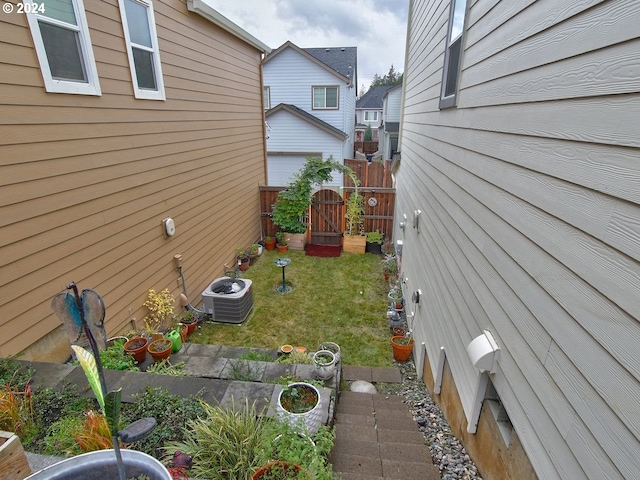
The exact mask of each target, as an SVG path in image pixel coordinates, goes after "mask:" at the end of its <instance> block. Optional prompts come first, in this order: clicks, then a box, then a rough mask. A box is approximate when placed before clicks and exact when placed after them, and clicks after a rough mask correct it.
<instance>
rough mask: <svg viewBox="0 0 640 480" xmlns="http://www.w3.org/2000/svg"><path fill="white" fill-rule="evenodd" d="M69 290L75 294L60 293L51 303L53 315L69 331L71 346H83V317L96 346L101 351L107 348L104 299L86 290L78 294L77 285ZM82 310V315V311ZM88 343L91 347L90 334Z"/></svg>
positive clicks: (72, 285) (73, 285)
mask: <svg viewBox="0 0 640 480" xmlns="http://www.w3.org/2000/svg"><path fill="white" fill-rule="evenodd" d="M67 288H69V289H70V290H73V292H74V293H73V294H72V293H70V292H68V291H66V292H60V293H58V294H57V295H56V296H55V297H53V300H52V301H51V309H52V310H53V313H55V314H56V316H57V317H58V318H59V319H60V321H62V324H63V325H64V326H65V329H66V330H67V335H68V336H69V341H70V342H71V344H83V343H86V342H83V341H82V339H83V334H85V331H84V329H83V328H82V327H83V321H82V316H83V315H84V320H85V321H86V326H87V330H88V332H90V333H91V335H92V336H93V340H94V341H95V343H96V346H97V347H98V349H100V350H105V349H106V348H107V334H106V332H105V329H104V317H105V306H104V302H103V301H102V297H101V296H100V295H99V294H98V293H97V292H96V291H95V290H91V289H88V288H86V289H84V290H83V291H82V294H78V289H77V287H76V285H75V283H72V284H70V285H69V286H68V287H67ZM81 310H82V314H81V313H80V311H81ZM86 338H87V341H88V343H89V345H91V343H92V341H91V339H90V338H89V334H88V333H87V334H86Z"/></svg>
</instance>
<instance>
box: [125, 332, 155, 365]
mask: <svg viewBox="0 0 640 480" xmlns="http://www.w3.org/2000/svg"><path fill="white" fill-rule="evenodd" d="M147 345H149V339H147V338H146V337H134V338H132V339H131V340H128V341H127V342H126V343H125V344H124V346H123V347H124V351H125V352H126V353H128V354H129V355H131V356H132V357H133V359H134V360H135V361H136V362H137V363H143V362H144V361H145V360H146V359H147Z"/></svg>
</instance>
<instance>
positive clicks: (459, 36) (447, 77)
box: [440, 0, 467, 108]
mask: <svg viewBox="0 0 640 480" xmlns="http://www.w3.org/2000/svg"><path fill="white" fill-rule="evenodd" d="M466 13H467V0H451V6H450V10H449V30H448V33H447V49H446V50H445V54H444V71H443V74H442V90H441V93H440V108H449V107H454V106H455V105H456V96H457V94H458V80H459V77H460V64H461V60H462V44H463V39H464V21H465V16H466Z"/></svg>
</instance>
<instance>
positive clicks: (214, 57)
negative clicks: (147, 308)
mask: <svg viewBox="0 0 640 480" xmlns="http://www.w3.org/2000/svg"><path fill="white" fill-rule="evenodd" d="M85 8H86V9H87V20H88V23H89V28H90V31H91V39H92V42H93V48H94V54H95V57H96V62H97V67H98V74H99V78H100V85H101V88H102V96H101V97H87V96H81V95H65V94H47V93H46V92H45V91H44V88H43V82H42V76H41V74H40V70H39V65H38V62H37V59H36V56H35V51H34V49H33V46H32V39H31V35H30V33H29V29H28V25H27V21H26V18H25V17H24V16H23V15H17V14H16V15H3V16H2V22H3V24H2V28H1V29H0V31H2V34H0V42H2V50H1V51H2V53H1V54H0V63H1V64H2V67H1V68H0V91H1V92H2V104H3V105H2V112H3V115H2V116H1V117H0V131H1V132H2V137H1V139H0V183H1V185H2V188H0V332H1V333H2V334H3V339H4V340H3V342H4V343H3V344H1V345H0V356H5V355H10V354H15V353H18V352H20V351H22V350H24V349H25V348H27V347H29V346H30V345H32V344H34V343H36V342H38V341H39V340H40V339H41V338H42V337H44V336H45V335H47V334H48V333H50V332H51V331H52V330H54V329H56V328H57V327H58V326H59V321H58V319H57V318H56V317H54V316H53V315H52V314H51V312H50V302H51V298H52V297H53V296H54V295H55V294H56V293H57V292H59V291H60V290H62V289H63V288H64V286H65V285H66V284H68V283H69V282H70V281H72V280H73V281H75V282H77V283H78V285H79V286H80V287H81V288H93V289H95V290H96V291H98V293H100V294H101V295H102V296H103V297H104V300H105V304H106V306H107V333H108V334H109V335H112V334H115V333H118V332H120V331H122V330H123V329H126V328H128V326H129V321H130V320H131V319H132V318H136V319H137V321H138V322H140V320H141V319H142V317H143V316H144V313H145V312H144V310H143V308H142V303H143V302H144V300H145V297H146V293H147V290H148V289H149V288H155V289H162V288H165V287H167V288H169V289H170V290H171V291H172V292H173V294H174V295H177V294H179V293H180V292H181V291H182V288H181V287H180V284H179V283H178V278H179V274H178V272H177V270H176V268H175V267H174V265H173V255H174V254H176V253H180V254H182V256H183V260H184V265H183V269H184V273H185V277H186V283H187V285H188V287H189V297H190V300H191V301H192V303H194V304H195V303H198V302H199V301H200V292H201V291H202V290H204V288H205V287H206V285H207V284H208V283H210V281H211V280H213V279H214V278H215V277H217V276H219V274H220V273H221V272H222V271H223V270H224V268H223V263H224V262H227V261H230V260H231V259H232V258H233V250H234V249H235V246H236V245H235V244H236V243H237V244H248V243H250V242H253V241H255V239H256V238H258V237H259V234H260V224H259V197H258V188H257V187H258V185H259V184H264V182H265V167H264V165H265V148H264V131H263V111H262V107H261V101H262V100H261V82H260V60H261V56H260V53H259V52H258V51H257V50H255V49H254V48H252V47H250V46H248V45H246V44H244V43H243V42H241V41H239V40H237V39H236V38H235V37H232V36H231V35H230V34H227V33H225V32H223V31H222V30H220V29H218V28H217V27H215V26H214V25H213V24H211V23H209V22H207V21H205V20H204V19H202V18H200V17H199V16H197V15H196V14H193V13H190V12H188V11H187V10H186V3H185V2H182V1H178V0H165V1H158V0H156V1H155V2H154V9H155V19H156V25H157V31H158V40H159V44H160V57H161V61H162V67H163V74H164V82H165V91H166V96H167V100H166V101H150V100H136V99H135V98H134V96H133V87H132V83H131V76H130V73H129V68H128V61H127V55H126V50H125V47H124V39H123V37H122V25H121V20H120V13H119V10H118V4H117V1H116V0H110V1H97V2H85ZM167 216H171V217H172V218H173V219H174V220H175V223H176V230H177V233H176V235H175V236H173V237H171V238H165V236H164V234H163V230H162V226H161V222H162V219H163V218H164V217H167ZM222 231H224V232H225V233H224V237H225V238H226V239H229V238H231V239H233V242H232V243H233V245H231V246H229V247H223V248H218V247H216V244H217V243H218V242H219V241H220V232H222Z"/></svg>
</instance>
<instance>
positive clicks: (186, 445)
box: [164, 401, 265, 480]
mask: <svg viewBox="0 0 640 480" xmlns="http://www.w3.org/2000/svg"><path fill="white" fill-rule="evenodd" d="M200 405H201V406H202V408H203V409H204V413H203V415H201V416H200V418H197V419H194V420H191V421H189V423H188V425H187V427H186V429H185V433H184V435H183V437H184V439H183V440H182V441H173V442H168V443H167V444H166V445H165V448H164V450H165V452H166V455H167V458H171V456H172V455H173V453H174V452H175V451H176V450H180V451H181V452H183V453H186V454H188V455H191V458H192V459H193V466H192V467H191V469H190V470H189V475H190V476H192V477H196V478H207V479H209V480H230V479H237V480H248V479H249V478H250V477H251V475H252V474H253V472H254V471H255V470H256V469H257V468H258V467H259V466H260V465H261V464H262V462H261V458H262V457H261V456H260V455H259V453H260V449H261V442H262V441H263V429H264V425H265V422H264V420H262V418H261V417H258V415H257V413H256V409H255V406H254V405H251V406H249V404H248V402H246V401H245V403H244V405H243V406H242V407H237V406H235V405H234V406H232V407H231V408H226V409H225V408H221V407H214V406H211V405H208V404H206V403H204V402H201V403H200Z"/></svg>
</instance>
